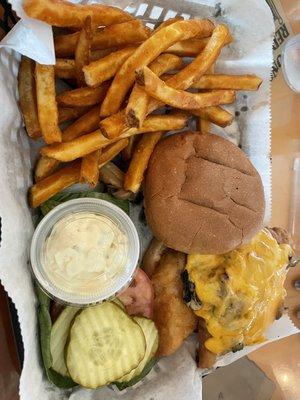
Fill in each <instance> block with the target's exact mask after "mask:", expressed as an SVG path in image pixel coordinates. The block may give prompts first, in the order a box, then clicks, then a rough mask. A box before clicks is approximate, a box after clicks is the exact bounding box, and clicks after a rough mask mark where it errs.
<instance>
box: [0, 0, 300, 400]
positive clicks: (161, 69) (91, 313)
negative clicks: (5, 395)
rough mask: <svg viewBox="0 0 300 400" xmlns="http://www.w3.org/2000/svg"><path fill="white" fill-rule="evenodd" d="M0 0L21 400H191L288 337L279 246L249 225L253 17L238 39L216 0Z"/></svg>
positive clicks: (255, 108)
mask: <svg viewBox="0 0 300 400" xmlns="http://www.w3.org/2000/svg"><path fill="white" fill-rule="evenodd" d="M11 3H12V6H13V8H14V10H15V11H16V12H17V14H18V16H20V17H21V18H22V19H21V21H20V22H19V23H18V24H17V25H16V26H15V28H14V29H13V31H12V32H11V33H10V34H9V35H8V36H7V37H6V38H5V39H4V41H3V42H2V43H1V47H2V49H1V51H0V59H1V68H0V79H1V80H0V85H1V88H2V90H3V93H4V94H5V103H4V104H3V106H2V109H3V110H5V113H3V115H2V117H0V118H1V121H2V124H3V135H2V136H1V146H0V151H1V158H0V160H1V166H2V168H1V174H0V179H1V183H2V188H3V196H2V199H1V208H0V211H1V217H2V231H3V233H2V237H3V240H2V249H3V250H4V252H3V253H5V254H3V255H1V265H3V268H2V269H1V275H0V277H1V280H2V282H3V284H4V285H5V287H6V290H7V291H8V293H9V295H10V296H11V297H12V299H13V301H14V302H15V304H16V307H17V310H18V314H19V321H20V325H21V331H22V336H23V342H24V349H25V357H24V366H23V372H22V376H21V384H20V394H21V398H22V399H24V400H25V399H26V400H27V399H29V398H30V399H39V398H43V399H60V398H70V399H73V400H76V399H79V398H80V399H83V398H86V399H106V398H110V399H113V398H118V397H119V396H120V395H122V396H123V398H124V399H127V398H128V399H133V398H139V399H145V400H146V399H150V398H153V399H154V398H155V399H165V398H166V397H167V396H169V397H171V398H172V399H175V400H176V399H199V398H201V375H202V374H203V373H208V372H211V371H212V370H213V369H214V368H216V367H218V366H222V365H226V364H228V363H230V362H232V361H234V360H235V359H237V358H239V357H241V356H242V355H244V354H247V353H248V352H250V351H252V350H253V349H255V348H257V346H260V345H262V344H263V343H266V342H267V341H268V340H276V339H278V338H279V337H284V336H287V335H289V334H292V333H294V332H295V328H294V326H293V324H292V323H291V322H290V320H289V318H288V317H287V316H283V317H282V318H280V317H281V314H282V308H283V304H284V297H285V289H284V280H285V276H286V273H287V268H288V267H289V266H292V265H294V264H295V263H296V260H295V258H294V254H293V249H292V244H291V243H290V241H289V237H288V234H287V233H286V232H285V231H284V230H281V229H279V228H274V229H270V228H268V221H269V217H270V205H271V200H270V198H271V196H270V159H269V152H270V133H269V132H270V101H269V99H270V85H269V77H270V71H271V64H272V35H273V21H272V16H271V13H270V10H269V9H268V7H267V5H266V4H265V2H264V1H259V0H257V1H254V2H253V9H254V10H255V21H256V22H257V26H258V28H257V29H256V30H255V31H254V30H253V23H254V17H253V16H251V15H249V12H248V10H247V6H246V5H241V4H240V3H239V5H238V6H237V2H236V1H234V0H226V1H223V2H221V3H218V4H214V2H212V1H199V2H198V1H197V2H190V1H184V2H180V4H178V2H176V1H170V0H169V1H167V2H160V1H153V2H152V1H151V2H148V3H139V2H126V1H124V2H122V1H120V2H115V3H116V4H113V2H110V4H108V2H105V4H103V3H104V2H101V3H100V2H96V3H91V4H90V3H89V2H76V4H75V2H74V3H71V2H67V1H65V0H34V1H33V0H25V1H11ZM77 3H79V4H77ZM116 6H118V7H116ZM20 54H21V55H20ZM4 115H5V117H4ZM24 128H25V129H24ZM32 172H33V174H32ZM32 176H33V182H32ZM27 194H28V196H27ZM27 199H28V201H27ZM12 266H13V267H14V268H13V267H12ZM87 389H91V390H87Z"/></svg>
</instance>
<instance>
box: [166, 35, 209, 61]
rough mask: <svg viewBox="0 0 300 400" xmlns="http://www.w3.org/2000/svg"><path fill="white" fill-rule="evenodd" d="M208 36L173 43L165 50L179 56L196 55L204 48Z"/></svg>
mask: <svg viewBox="0 0 300 400" xmlns="http://www.w3.org/2000/svg"><path fill="white" fill-rule="evenodd" d="M208 40H209V38H202V39H189V40H183V41H181V42H178V43H175V44H173V46H171V47H169V48H168V50H167V52H168V53H170V54H175V55H177V56H180V57H196V56H198V55H199V53H200V52H201V51H202V50H203V49H204V48H205V46H206V45H207V43H208Z"/></svg>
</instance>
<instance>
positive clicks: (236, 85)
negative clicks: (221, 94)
mask: <svg viewBox="0 0 300 400" xmlns="http://www.w3.org/2000/svg"><path fill="white" fill-rule="evenodd" d="M261 84H262V79H261V78H259V77H258V76H256V75H222V74H216V75H211V74H210V75H203V76H201V78H200V79H199V81H197V82H196V83H195V84H194V85H193V86H192V87H193V88H194V89H207V90H215V89H225V90H227V89H229V90H258V89H259V87H260V85H261Z"/></svg>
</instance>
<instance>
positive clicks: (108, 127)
mask: <svg viewBox="0 0 300 400" xmlns="http://www.w3.org/2000/svg"><path fill="white" fill-rule="evenodd" d="M172 26H173V25H172ZM228 38H231V36H230V33H229V31H228V28H227V27H226V26H224V25H218V26H217V27H216V28H215V29H214V32H213V34H212V37H211V38H210V39H209V41H208V43H207V45H206V47H205V50H203V52H202V53H201V54H200V55H199V56H198V57H197V58H195V60H194V61H193V62H192V63H191V64H189V65H188V66H187V67H185V68H184V69H182V70H181V71H179V72H178V73H177V74H175V75H173V76H172V77H170V78H169V79H168V80H167V82H166V83H167V85H168V86H171V87H173V88H175V89H181V90H186V89H188V88H189V87H190V86H191V85H192V84H193V83H194V81H195V82H196V81H197V80H199V79H200V77H201V76H202V75H203V74H205V72H206V71H207V70H209V68H210V67H211V66H212V65H213V64H214V63H215V60H216V59H217V57H218V55H219V53H220V52H221V49H222V47H223V46H224V45H225V44H226V43H227V42H228V40H229V39H228ZM199 74H200V75H199ZM163 106H164V104H163V103H162V102H161V101H158V100H156V99H152V100H151V101H150V102H149V106H148V110H147V115H148V114H150V113H151V112H152V111H154V110H156V109H157V108H160V107H163ZM220 110H221V109H220V108H218V109H214V110H212V109H209V110H208V111H207V112H206V113H207V114H210V115H213V117H214V118H215V119H216V120H217V118H218V117H221V114H222V118H224V120H222V118H221V122H222V123H225V124H227V125H228V124H229V120H230V118H229V117H230V114H229V113H228V114H227V115H225V113H226V112H222V113H221V111H220ZM202 111H203V112H204V111H205V109H203V110H202ZM204 113H205V112H204ZM196 115H197V114H196ZM116 116H118V117H116ZM116 116H114V115H113V116H111V117H109V118H106V119H104V120H103V121H101V123H100V129H101V131H102V132H103V134H104V135H106V136H107V137H117V136H118V135H120V133H121V132H123V131H124V130H125V129H126V120H123V121H122V111H121V112H120V113H118V114H116ZM110 118H112V119H113V123H111V122H112V121H111V120H110ZM206 119H209V118H206ZM116 120H117V124H115V123H114V122H116ZM231 121H232V119H231ZM212 122H213V121H212ZM220 126H222V125H220ZM225 126H226V125H225ZM158 130H159V129H158Z"/></svg>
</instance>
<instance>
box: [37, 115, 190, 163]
mask: <svg viewBox="0 0 300 400" xmlns="http://www.w3.org/2000/svg"><path fill="white" fill-rule="evenodd" d="M188 119H189V116H188V115H187V114H184V113H174V114H169V115H150V116H149V117H148V118H146V120H145V122H144V125H143V126H142V127H141V128H140V129H137V128H131V129H129V130H128V131H126V132H124V133H123V134H122V135H120V136H119V137H118V138H116V139H107V138H106V137H105V136H103V135H102V134H101V131H100V130H97V131H95V132H92V133H89V134H87V135H84V136H81V137H79V138H77V139H74V140H72V141H71V142H66V143H60V144H56V145H52V146H46V147H43V148H42V149H41V154H42V155H43V156H47V157H50V158H55V159H56V160H59V161H64V162H67V161H73V160H75V159H76V158H80V157H84V156H86V155H87V154H90V153H92V152H93V151H96V150H99V149H102V148H103V147H106V146H108V145H110V144H112V143H114V142H116V141H118V140H120V139H124V138H129V137H130V136H133V135H138V134H142V133H146V132H149V133H150V132H157V131H158V130H159V129H160V130H161V131H173V130H180V129H183V128H184V127H185V126H186V124H187V121H188ZM126 145H127V143H126ZM124 147H125V146H124ZM100 158H101V157H100Z"/></svg>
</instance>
